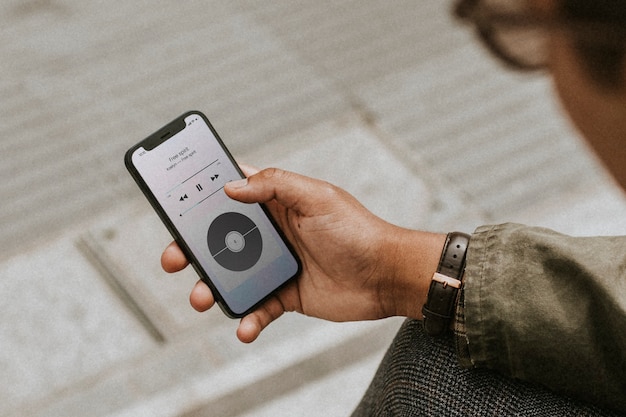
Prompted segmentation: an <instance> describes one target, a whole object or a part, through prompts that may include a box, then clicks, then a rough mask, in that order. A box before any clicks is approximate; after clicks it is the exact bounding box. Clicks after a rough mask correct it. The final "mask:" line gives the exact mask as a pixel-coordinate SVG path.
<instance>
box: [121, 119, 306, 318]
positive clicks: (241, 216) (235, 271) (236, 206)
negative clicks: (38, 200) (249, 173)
mask: <svg viewBox="0 0 626 417" xmlns="http://www.w3.org/2000/svg"><path fill="white" fill-rule="evenodd" d="M185 122H186V127H185V128H183V130H182V131H180V132H179V133H177V134H175V135H174V136H173V137H171V138H170V139H167V140H166V141H164V142H163V143H161V144H160V145H158V146H156V147H155V148H154V149H151V150H145V149H144V148H141V147H140V148H138V149H137V150H135V152H134V153H133V154H132V163H133V165H134V166H135V168H136V169H137V171H138V172H139V174H140V175H141V176H142V178H143V179H144V181H145V182H146V184H147V185H148V188H150V190H151V191H152V193H153V195H154V197H155V198H156V200H157V201H158V203H159V205H160V206H161V207H162V209H163V211H164V212H165V213H166V215H167V216H168V217H169V219H170V220H171V222H172V223H173V224H174V226H175V227H176V229H177V230H178V232H179V233H180V234H181V236H182V238H183V240H184V241H185V242H186V243H187V245H188V246H189V249H190V250H191V252H192V253H193V254H194V255H195V257H196V258H197V262H198V263H199V266H200V267H201V268H202V269H203V270H204V271H206V273H207V274H208V276H209V278H210V280H211V282H212V283H213V284H214V285H215V287H216V288H217V290H218V291H219V292H220V294H221V296H222V298H223V299H224V301H225V303H226V304H227V305H228V306H229V307H230V309H231V310H232V311H233V312H234V313H235V314H240V313H243V312H244V311H246V310H248V309H249V308H250V307H252V306H253V305H254V304H255V303H257V302H258V301H259V300H260V299H262V298H264V297H265V296H267V295H268V294H269V293H270V292H272V291H273V290H274V289H276V288H277V287H278V286H280V285H282V284H283V283H284V282H285V281H287V280H288V279H289V278H291V277H293V276H294V275H295V274H296V273H297V272H298V264H297V262H296V260H295V259H294V258H293V256H292V255H291V253H290V252H289V250H288V249H287V247H286V246H285V244H284V242H283V241H282V239H281V238H280V236H279V235H278V233H277V232H276V230H275V229H274V227H273V225H272V224H271V222H270V221H269V219H268V218H267V216H266V215H265V213H264V212H263V210H262V209H261V207H260V206H259V205H258V204H243V203H239V202H237V201H234V200H232V199H230V198H229V197H228V196H227V195H226V193H225V192H224V185H225V184H226V183H227V182H229V181H233V180H236V179H240V178H241V175H240V174H239V172H238V171H237V170H236V168H235V167H234V166H233V164H232V163H231V161H230V158H229V157H228V155H227V154H226V152H225V151H224V150H223V149H222V147H221V146H220V144H219V142H218V141H217V139H216V138H215V136H214V135H213V132H212V131H211V129H210V128H209V126H208V125H207V123H206V122H205V121H204V119H203V118H202V117H201V116H200V115H197V114H191V115H189V116H188V117H186V118H185Z"/></svg>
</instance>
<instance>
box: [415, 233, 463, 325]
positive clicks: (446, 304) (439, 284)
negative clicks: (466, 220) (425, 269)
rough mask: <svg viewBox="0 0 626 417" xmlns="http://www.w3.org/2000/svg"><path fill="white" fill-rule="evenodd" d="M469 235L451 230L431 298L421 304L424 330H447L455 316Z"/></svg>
mask: <svg viewBox="0 0 626 417" xmlns="http://www.w3.org/2000/svg"><path fill="white" fill-rule="evenodd" d="M469 241H470V236H469V235H467V234H465V233H460V232H452V233H448V236H447V238H446V243H445V245H444V247H443V251H442V252H441V259H440V260H439V266H438V267H437V272H436V273H435V274H434V275H433V279H432V281H431V282H430V288H429V289H428V299H427V300H426V304H425V305H424V307H423V308H422V314H423V315H424V330H426V333H428V334H430V335H432V336H439V335H442V334H444V333H445V332H446V331H447V330H448V329H449V327H450V321H451V320H452V317H454V308H455V305H456V300H457V295H458V292H459V290H460V289H461V287H462V286H463V283H462V281H461V279H462V277H463V272H464V271H465V257H466V255H467V247H468V246H469Z"/></svg>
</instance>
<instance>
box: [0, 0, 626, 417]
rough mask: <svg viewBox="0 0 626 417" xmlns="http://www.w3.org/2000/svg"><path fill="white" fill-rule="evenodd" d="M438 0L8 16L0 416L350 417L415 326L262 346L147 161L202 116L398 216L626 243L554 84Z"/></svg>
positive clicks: (0, 192) (0, 144)
mask: <svg viewBox="0 0 626 417" xmlns="http://www.w3.org/2000/svg"><path fill="white" fill-rule="evenodd" d="M450 8H451V3H450V2H448V1H441V0H419V1H418V0H410V1H409V0H394V1H391V2H389V1H383V0H367V1H362V0H361V1H356V0H341V1H330V0H320V1H316V2H308V1H303V0H277V1H272V2H256V1H250V0H231V1H228V2H224V1H223V2H218V1H188V2H172V1H169V2H164V1H151V2H148V1H135V2H127V1H126V2H122V1H108V2H103V1H90V0H88V1H78V0H26V1H23V0H20V1H17V0H5V1H3V2H2V4H1V5H0V57H1V59H0V97H1V101H0V105H1V106H2V107H1V111H0V132H1V136H0V155H1V164H0V173H1V178H2V181H0V201H1V202H2V203H1V204H0V230H1V233H0V291H1V292H0V294H1V295H2V296H1V297H0V317H1V319H0V320H1V322H0V323H1V326H0V416H67V415H90V416H173V417H174V416H181V417H182V416H184V417H200V416H265V415H267V416H275V415H299V416H314V415H315V416H317V415H328V416H334V415H337V416H340V415H348V414H349V413H350V412H351V410H352V409H353V408H354V406H355V405H356V404H357V402H358V401H359V398H360V396H361V395H362V394H363V392H364V391H365V389H366V388H367V386H368V384H369V382H370V380H371V378H372V376H373V373H374V372H375V370H376V367H377V364H378V361H379V360H380V358H381V357H382V355H383V354H384V351H385V349H386V347H387V346H388V344H389V343H390V341H391V338H392V337H393V335H394V332H395V330H396V329H397V327H398V326H399V324H400V322H401V320H400V319H397V318H396V319H389V320H383V321H379V322H375V323H346V324H335V323H325V322H321V321H318V320H313V319H308V318H304V317H300V316H296V315H287V316H285V317H283V318H282V319H281V320H280V321H279V322H277V323H275V324H273V325H272V326H271V327H270V328H268V330H267V331H266V332H265V333H264V334H263V335H262V336H261V338H260V340H259V341H257V342H255V343H254V344H252V345H250V346H245V345H242V344H240V343H239V342H237V340H236V338H235V333H234V332H235V328H236V322H234V321H232V320H229V319H227V318H225V317H224V316H223V315H222V314H221V312H219V311H211V312H208V313H205V314H198V313H195V312H194V311H193V310H192V309H191V307H189V305H188V302H187V294H188V291H189V289H190V288H191V287H192V285H193V284H194V283H195V280H196V279H197V278H196V277H195V275H194V273H193V272H191V271H185V272H184V273H181V274H177V275H175V276H171V275H169V276H168V275H166V274H165V273H163V272H162V271H161V270H160V267H159V256H160V253H161V250H162V249H163V248H164V247H165V245H166V244H167V243H168V242H169V241H170V238H169V237H168V235H167V232H166V231H165V229H164V227H163V226H162V225H161V224H160V223H159V221H158V219H157V218H156V215H155V214H154V213H153V212H152V211H151V209H150V207H149V205H148V203H147V202H145V201H144V199H143V196H142V195H141V193H140V192H139V189H138V188H137V187H136V186H135V184H134V183H133V182H132V180H131V179H130V176H129V175H128V174H127V172H126V170H125V168H124V165H123V155H124V152H125V150H126V149H127V148H129V147H130V146H131V145H133V144H134V143H136V142H138V141H139V140H141V139H142V138H144V137H145V136H147V135H148V134H150V133H152V132H153V131H154V130H156V129H158V128H159V127H161V126H162V125H163V124H165V123H167V122H169V121H170V120H172V119H173V118H174V117H176V116H178V115H179V114H181V113H183V112H185V111H187V110H192V109H195V110H201V111H202V112H204V113H205V114H206V115H207V116H208V117H209V119H211V121H212V122H213V125H214V126H215V127H216V129H217V131H218V132H220V134H221V136H222V138H223V140H224V142H225V143H226V144H227V146H229V148H230V149H231V151H232V153H233V154H234V155H235V157H236V158H237V159H239V160H240V161H244V162H246V163H249V164H253V165H257V166H260V167H265V166H270V165H271V166H279V167H282V168H287V169H291V170H295V171H298V172H301V173H304V174H307V175H312V176H316V177H320V178H324V179H327V180H330V181H332V182H334V183H336V184H338V185H340V186H342V187H344V188H346V189H348V190H349V191H350V192H352V193H353V194H355V195H356V196H357V197H358V198H359V199H360V200H362V201H363V202H364V204H365V205H366V206H367V207H368V208H370V209H371V210H372V211H374V212H375V213H376V214H378V215H380V216H381V217H383V218H385V219H386V220H388V221H390V222H393V223H396V224H400V225H403V226H406V227H414V228H425V229H428V230H433V231H442V232H447V231H450V230H453V229H457V230H465V231H472V230H473V229H474V228H475V227H476V226H478V225H480V224H485V223H493V222H503V221H516V222H524V223H530V224H535V225H542V226H549V227H552V228H555V229H557V230H560V231H563V232H566V233H571V234H579V235H585V234H586V235H591V234H618V233H624V232H625V231H626V223H625V221H624V220H620V219H626V216H624V214H625V213H626V204H625V203H624V200H623V197H622V195H621V193H619V192H618V191H617V190H616V189H615V187H614V185H613V183H612V182H611V180H610V179H609V178H608V177H607V176H606V174H605V173H604V171H603V170H602V169H601V168H600V167H599V165H598V164H597V162H596V161H595V159H594V158H593V156H592V155H590V154H589V152H588V150H587V148H586V147H585V145H584V143H583V142H582V141H581V140H580V139H579V137H578V136H577V134H576V133H575V132H574V131H573V130H571V128H570V127H568V123H567V120H565V118H564V115H563V114H562V113H561V111H560V109H559V107H558V103H557V102H556V100H555V99H554V98H553V96H552V88H551V85H550V82H549V79H548V78H547V77H546V76H545V75H541V74H535V75H525V74H516V73H511V72H508V71H506V70H504V69H503V68H501V67H500V66H499V65H498V64H497V63H496V62H495V61H494V60H492V58H491V57H490V56H489V55H488V54H487V53H486V52H485V51H483V50H482V48H481V47H480V45H478V42H476V41H475V39H474V37H473V34H472V33H471V31H469V30H468V29H467V28H463V27H459V26H458V25H457V24H456V23H455V22H454V21H453V19H452V18H451V17H450Z"/></svg>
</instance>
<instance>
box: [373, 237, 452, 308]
mask: <svg viewBox="0 0 626 417" xmlns="http://www.w3.org/2000/svg"><path fill="white" fill-rule="evenodd" d="M390 239H391V242H390V247H391V248H393V249H392V255H391V256H388V257H386V258H387V261H388V262H391V265H389V266H388V269H386V270H387V271H391V273H390V274H389V275H388V276H386V277H385V279H384V285H382V286H381V288H382V291H383V292H384V293H385V294H384V298H386V303H384V305H385V304H386V306H387V310H388V315H389V316H403V317H408V318H414V319H419V320H421V319H422V317H423V315H422V307H423V306H424V304H425V303H426V299H427V296H428V289H429V286H430V281H431V278H432V276H433V274H434V273H435V272H436V271H437V266H438V264H439V259H440V257H441V251H442V250H443V247H444V244H445V241H446V235H445V234H438V233H428V232H421V231H416V230H408V229H400V228H399V230H398V231H397V232H396V233H393V234H392V235H390Z"/></svg>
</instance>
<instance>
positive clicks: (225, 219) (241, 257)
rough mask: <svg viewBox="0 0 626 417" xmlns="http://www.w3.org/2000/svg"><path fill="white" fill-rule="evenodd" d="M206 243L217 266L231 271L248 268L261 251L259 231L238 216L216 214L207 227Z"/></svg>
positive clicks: (241, 215) (230, 213) (254, 262)
mask: <svg viewBox="0 0 626 417" xmlns="http://www.w3.org/2000/svg"><path fill="white" fill-rule="evenodd" d="M207 244H208V246H209V252H211V256H213V258H214V259H215V260H216V261H217V263H218V264H220V265H222V266H223V267H224V268H226V269H229V270H231V271H245V270H247V269H250V268H252V267H253V266H254V265H255V264H256V263H257V261H258V260H259V258H260V257H261V252H262V251H263V240H262V239H261V232H260V231H259V228H258V227H257V225H256V224H254V222H253V221H252V220H250V219H249V218H248V217H246V216H244V215H243V214H241V213H235V212H228V213H224V214H221V215H219V216H218V217H216V218H215V220H213V222H212V223H211V225H210V226H209V231H208V233H207Z"/></svg>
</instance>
